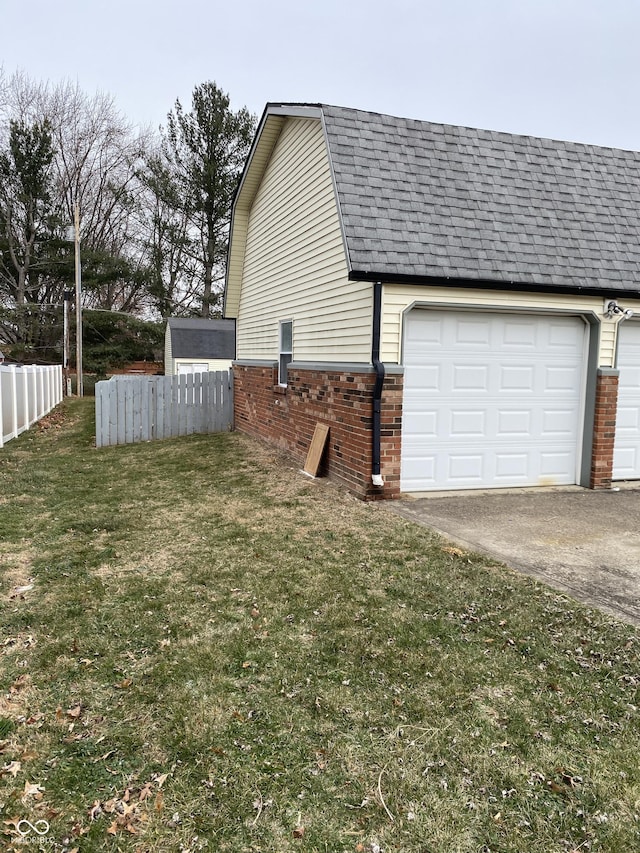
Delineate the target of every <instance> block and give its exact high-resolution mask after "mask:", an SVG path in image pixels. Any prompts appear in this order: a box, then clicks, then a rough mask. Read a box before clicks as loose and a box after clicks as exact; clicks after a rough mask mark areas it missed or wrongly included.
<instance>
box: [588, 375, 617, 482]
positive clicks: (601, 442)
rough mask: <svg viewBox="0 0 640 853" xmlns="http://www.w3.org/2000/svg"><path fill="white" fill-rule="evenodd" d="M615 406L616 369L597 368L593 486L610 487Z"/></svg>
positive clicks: (592, 454) (592, 462)
mask: <svg viewBox="0 0 640 853" xmlns="http://www.w3.org/2000/svg"><path fill="white" fill-rule="evenodd" d="M617 407H618V372H617V371H613V370H612V371H605V370H598V374H597V379H596V400H595V416H594V421H593V449H592V453H591V480H590V486H591V488H592V489H610V488H611V479H612V475H613V445H614V441H615V436H616V411H617Z"/></svg>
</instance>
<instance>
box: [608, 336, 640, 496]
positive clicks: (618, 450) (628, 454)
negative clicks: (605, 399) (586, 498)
mask: <svg viewBox="0 0 640 853" xmlns="http://www.w3.org/2000/svg"><path fill="white" fill-rule="evenodd" d="M618 369H619V370H620V377H619V380H618V411H617V416H616V438H615V444H614V453H613V477H614V479H618V480H621V479H629V480H636V479H639V478H640V322H637V321H627V322H625V323H623V324H621V325H620V326H618Z"/></svg>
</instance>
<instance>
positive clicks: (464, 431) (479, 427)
mask: <svg viewBox="0 0 640 853" xmlns="http://www.w3.org/2000/svg"><path fill="white" fill-rule="evenodd" d="M449 431H450V433H451V436H452V437H454V438H455V437H456V436H464V437H466V436H470V435H477V436H484V435H486V431H487V427H486V413H485V412H484V411H455V410H453V411H452V412H451V418H450V429H449Z"/></svg>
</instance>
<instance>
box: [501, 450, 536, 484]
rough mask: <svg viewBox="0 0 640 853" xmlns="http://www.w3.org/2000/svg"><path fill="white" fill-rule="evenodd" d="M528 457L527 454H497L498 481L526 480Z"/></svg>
mask: <svg viewBox="0 0 640 853" xmlns="http://www.w3.org/2000/svg"><path fill="white" fill-rule="evenodd" d="M527 464H528V457H527V454H526V453H497V454H496V473H495V476H496V479H497V480H499V481H504V480H505V479H506V480H510V481H511V480H513V479H514V478H519V479H521V480H524V479H526V476H527Z"/></svg>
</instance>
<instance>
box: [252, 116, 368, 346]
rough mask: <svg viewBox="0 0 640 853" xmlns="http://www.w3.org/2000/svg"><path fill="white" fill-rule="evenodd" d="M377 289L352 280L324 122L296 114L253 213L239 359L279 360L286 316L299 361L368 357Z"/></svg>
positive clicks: (278, 147)
mask: <svg viewBox="0 0 640 853" xmlns="http://www.w3.org/2000/svg"><path fill="white" fill-rule="evenodd" d="M237 215H238V213H237ZM371 294H372V286H371V284H368V283H358V282H349V281H348V270H347V263H346V257H345V250H344V244H343V240H342V232H341V229H340V222H339V218H338V210H337V205H336V200H335V195H334V187H333V180H332V176H331V170H330V166H329V160H328V157H327V151H326V146H325V140H324V134H323V131H322V126H321V124H320V121H319V120H315V119H300V118H293V119H288V120H287V122H286V123H285V125H284V127H283V129H282V133H281V135H280V137H279V139H278V141H277V143H276V145H275V147H274V149H273V152H272V155H271V159H270V161H269V164H268V166H267V168H266V171H265V173H264V176H263V179H262V182H261V184H260V187H259V189H258V191H257V193H256V195H255V199H254V201H253V204H252V207H251V210H250V213H249V217H248V225H247V238H246V249H245V255H244V264H243V271H242V286H241V292H240V300H239V309H238V324H237V358H238V359H239V360H243V359H273V360H274V361H276V360H277V358H278V353H279V321H280V319H281V318H282V317H283V316H284V317H289V318H291V319H292V320H293V321H294V341H293V346H294V352H295V360H296V361H343V362H344V361H350V362H353V361H357V362H362V361H365V362H368V361H369V360H370V354H371V315H372V295H371Z"/></svg>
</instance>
